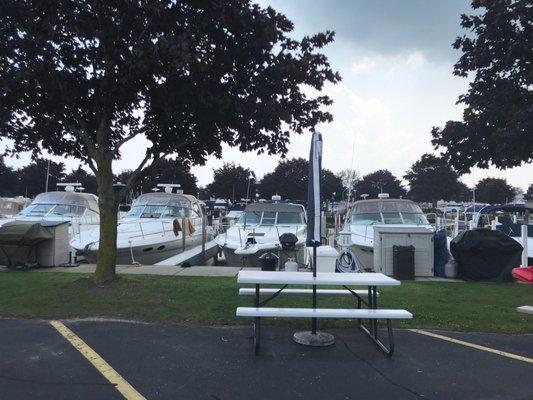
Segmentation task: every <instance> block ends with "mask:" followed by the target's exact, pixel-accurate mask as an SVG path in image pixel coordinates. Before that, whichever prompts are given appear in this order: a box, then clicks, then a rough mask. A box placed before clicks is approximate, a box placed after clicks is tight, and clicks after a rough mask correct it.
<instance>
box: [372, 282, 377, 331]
mask: <svg viewBox="0 0 533 400" xmlns="http://www.w3.org/2000/svg"><path fill="white" fill-rule="evenodd" d="M372 308H373V309H374V310H377V308H378V296H377V288H376V286H372ZM372 322H373V326H372V330H373V332H374V338H376V339H377V338H378V320H377V319H373V320H372Z"/></svg>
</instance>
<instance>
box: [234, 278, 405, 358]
mask: <svg viewBox="0 0 533 400" xmlns="http://www.w3.org/2000/svg"><path fill="white" fill-rule="evenodd" d="M237 283H239V284H251V285H254V287H253V288H241V289H240V290H239V294H240V295H245V296H246V295H247V296H254V306H253V307H238V308H237V312H236V314H237V316H241V317H253V318H254V323H253V330H254V349H255V354H258V352H259V345H260V334H261V318H262V317H279V318H349V319H357V321H358V322H357V323H358V326H359V328H360V329H361V330H362V331H363V332H364V333H365V334H366V335H367V336H368V337H369V338H370V339H372V341H373V342H374V343H375V344H376V345H377V346H378V347H379V348H380V349H381V350H382V351H383V352H384V353H385V354H386V355H387V356H392V354H393V352H394V337H393V330H392V323H391V320H392V319H409V318H412V317H413V316H412V314H411V313H410V312H408V311H406V310H392V309H379V308H378V296H379V293H378V290H377V288H378V286H399V285H400V284H401V282H400V281H398V280H396V279H393V278H391V277H388V276H386V275H384V274H381V273H354V274H349V273H318V274H317V276H315V277H314V276H313V273H311V272H281V271H250V270H247V271H240V272H239V274H238V276H237ZM262 285H282V286H281V287H280V288H264V287H263V288H261V286H262ZM289 285H313V289H302V288H300V289H293V288H288V286H289ZM316 286H342V287H343V289H331V288H329V289H316ZM358 286H366V289H365V290H358V289H356V287H358ZM314 290H316V296H318V297H325V296H353V297H354V299H355V300H356V302H355V303H354V308H349V309H338V308H313V307H311V308H280V307H275V308H274V307H264V306H265V305H266V304H267V303H268V302H270V301H271V300H273V299H274V298H276V297H278V296H284V295H289V296H311V295H313V291H314ZM261 297H263V298H264V297H266V298H264V299H263V300H261ZM355 304H357V308H355ZM363 306H366V308H363ZM363 319H368V326H365V324H364V323H363V322H362V321H363ZM378 319H385V320H386V321H387V331H388V346H386V345H385V344H383V343H382V342H381V340H380V339H379V337H378Z"/></svg>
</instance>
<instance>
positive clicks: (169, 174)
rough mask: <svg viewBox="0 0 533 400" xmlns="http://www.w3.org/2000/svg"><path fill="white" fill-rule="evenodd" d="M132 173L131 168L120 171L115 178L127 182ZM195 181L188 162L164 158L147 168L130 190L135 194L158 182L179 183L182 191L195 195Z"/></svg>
mask: <svg viewBox="0 0 533 400" xmlns="http://www.w3.org/2000/svg"><path fill="white" fill-rule="evenodd" d="M133 173H134V172H133V171H132V170H125V171H122V172H121V173H119V174H118V175H117V176H116V178H115V180H116V182H121V183H124V182H128V180H129V179H130V178H131V176H132V174H133ZM196 182H197V179H196V177H195V176H194V175H193V174H192V173H191V168H190V167H189V165H188V164H185V163H182V162H181V161H180V160H169V159H164V160H161V161H159V162H158V163H156V164H154V165H152V166H151V167H149V168H147V170H146V171H145V173H144V174H143V176H141V177H140V178H139V179H138V180H137V181H136V182H135V183H134V184H133V186H132V187H131V190H132V192H133V193H134V194H135V195H139V194H141V193H149V192H151V191H152V189H154V188H155V187H157V184H158V183H179V184H180V185H181V188H180V189H181V190H183V193H186V194H192V195H193V196H196V194H197V193H196V192H197V190H198V186H197V185H196Z"/></svg>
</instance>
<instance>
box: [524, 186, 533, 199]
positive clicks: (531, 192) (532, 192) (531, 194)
mask: <svg viewBox="0 0 533 400" xmlns="http://www.w3.org/2000/svg"><path fill="white" fill-rule="evenodd" d="M524 197H525V198H526V199H527V200H533V183H532V184H531V185H529V187H528V188H527V192H526V194H525V195H524Z"/></svg>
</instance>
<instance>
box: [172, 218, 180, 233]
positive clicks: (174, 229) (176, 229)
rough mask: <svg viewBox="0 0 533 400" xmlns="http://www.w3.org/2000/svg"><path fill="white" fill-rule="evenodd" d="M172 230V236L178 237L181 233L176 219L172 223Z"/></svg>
mask: <svg viewBox="0 0 533 400" xmlns="http://www.w3.org/2000/svg"><path fill="white" fill-rule="evenodd" d="M172 230H173V231H174V236H178V235H179V232H180V231H181V226H180V221H179V220H178V219H177V218H176V219H174V221H172Z"/></svg>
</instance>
